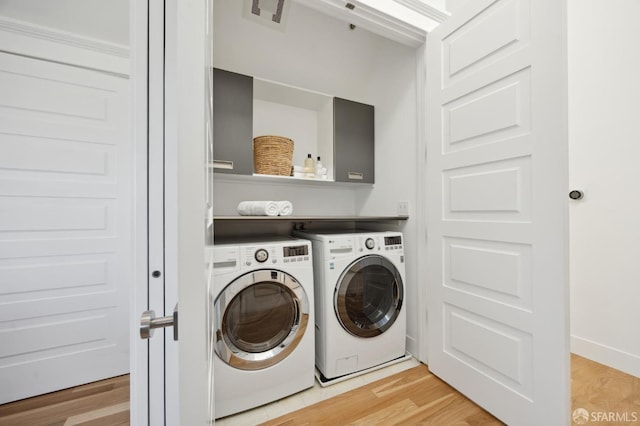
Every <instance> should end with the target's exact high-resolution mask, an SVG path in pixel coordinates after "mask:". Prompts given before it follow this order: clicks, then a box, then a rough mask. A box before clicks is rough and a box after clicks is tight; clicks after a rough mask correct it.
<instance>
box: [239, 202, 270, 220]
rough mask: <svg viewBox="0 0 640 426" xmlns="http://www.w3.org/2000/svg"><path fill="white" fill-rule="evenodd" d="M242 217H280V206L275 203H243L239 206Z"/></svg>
mask: <svg viewBox="0 0 640 426" xmlns="http://www.w3.org/2000/svg"><path fill="white" fill-rule="evenodd" d="M238 213H239V214H240V216H278V214H279V213H280V206H278V203H277V202H275V201H242V202H241V203H240V204H238Z"/></svg>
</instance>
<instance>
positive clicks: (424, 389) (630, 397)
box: [0, 355, 640, 426]
mask: <svg viewBox="0 0 640 426" xmlns="http://www.w3.org/2000/svg"><path fill="white" fill-rule="evenodd" d="M571 374H572V381H571V382H572V383H571V388H572V410H573V409H577V408H584V409H585V410H587V411H589V412H590V413H594V412H602V413H611V412H613V413H620V415H624V413H626V416H627V417H626V418H627V419H629V420H633V418H634V417H633V416H634V415H635V416H637V418H638V421H637V422H633V421H632V422H622V423H621V422H620V421H615V420H614V421H606V420H605V421H599V422H590V423H589V424H594V425H595V424H597V425H598V426H604V425H620V424H640V378H637V377H633V376H630V375H628V374H625V373H622V372H620V371H618V370H614V369H612V368H609V367H606V366H604V365H602V364H598V363H596V362H593V361H590V360H588V359H585V358H582V357H580V356H577V355H572V357H571ZM128 424H129V376H120V377H114V378H112V379H108V380H103V381H100V382H96V383H91V384H88V385H83V386H78V387H76V388H72V389H67V390H63V391H60V392H54V393H51V394H47V395H42V396H38V397H34V398H29V399H25V400H22V401H17V402H13V403H10V404H5V405H0V425H2V426H73V425H83V426H119V425H128ZM313 424H323V425H344V424H351V425H373V424H379V425H394V424H401V425H413V424H421V425H455V424H458V425H499V424H502V423H500V421H498V420H497V419H495V418H494V417H493V416H491V415H490V414H489V413H487V412H486V411H484V410H482V409H481V408H480V407H478V406H477V405H475V404H474V403H472V402H471V401H469V400H468V399H466V398H465V397H464V396H463V395H461V394H460V393H458V392H457V391H455V390H454V389H453V388H451V387H450V386H449V385H447V384H446V383H444V382H443V381H441V380H440V379H438V378H437V377H435V376H433V375H432V374H431V373H430V372H429V371H428V369H427V367H426V366H425V365H420V366H418V367H415V368H411V369H409V370H406V371H403V372H401V373H398V374H395V375H393V376H390V377H387V378H384V379H381V380H378V381H376V382H373V383H371V384H369V385H366V386H363V387H361V388H358V389H354V390H352V391H349V392H346V393H343V394H341V395H338V396H336V397H334V398H331V399H328V400H325V401H321V402H319V403H317V404H313V405H310V406H308V407H306V408H303V409H301V410H298V411H294V412H292V413H289V414H286V415H284V416H281V417H278V418H277V419H273V420H270V421H268V422H266V423H263V425H265V426H267V425H268V426H275V425H281V426H289V425H313Z"/></svg>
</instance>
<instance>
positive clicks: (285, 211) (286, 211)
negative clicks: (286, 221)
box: [277, 201, 293, 216]
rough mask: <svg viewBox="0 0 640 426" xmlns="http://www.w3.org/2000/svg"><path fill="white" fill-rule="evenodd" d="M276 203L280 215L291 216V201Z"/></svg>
mask: <svg viewBox="0 0 640 426" xmlns="http://www.w3.org/2000/svg"><path fill="white" fill-rule="evenodd" d="M277 203H278V208H279V209H280V216H291V214H293V204H291V201H278V202H277Z"/></svg>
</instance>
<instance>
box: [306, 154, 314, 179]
mask: <svg viewBox="0 0 640 426" xmlns="http://www.w3.org/2000/svg"><path fill="white" fill-rule="evenodd" d="M315 176H316V164H315V162H314V161H313V158H312V157H311V154H307V158H305V159H304V177H307V178H312V177H315Z"/></svg>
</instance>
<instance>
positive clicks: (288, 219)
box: [213, 215, 409, 222]
mask: <svg viewBox="0 0 640 426" xmlns="http://www.w3.org/2000/svg"><path fill="white" fill-rule="evenodd" d="M213 219H214V220H218V221H229V220H259V221H284V222H379V221H388V220H407V219H409V216H240V215H232V216H214V218H213Z"/></svg>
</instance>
